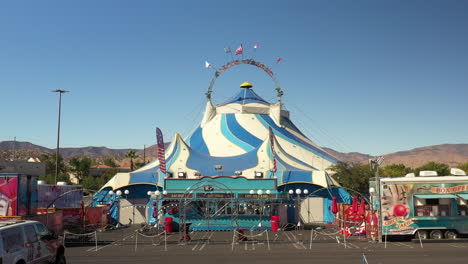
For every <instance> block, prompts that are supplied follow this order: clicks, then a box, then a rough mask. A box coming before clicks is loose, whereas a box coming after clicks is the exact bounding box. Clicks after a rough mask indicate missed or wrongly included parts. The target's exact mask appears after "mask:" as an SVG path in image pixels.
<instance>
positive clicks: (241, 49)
mask: <svg viewBox="0 0 468 264" xmlns="http://www.w3.org/2000/svg"><path fill="white" fill-rule="evenodd" d="M259 47H260V45H259V44H254V45H253V48H254V56H255V52H256V50H257V49H258V48H259ZM224 52H225V53H226V54H227V53H229V54H230V55H231V58H232V59H233V60H234V56H233V53H232V51H231V48H229V47H226V48H224ZM243 54H244V46H243V45H242V44H240V45H239V47H238V48H237V49H236V50H235V51H234V55H235V56H237V55H242V56H243ZM281 61H283V58H280V57H279V58H277V59H276V63H277V64H278V63H280V62H281ZM205 68H206V69H209V68H213V69H215V70H216V68H215V67H214V66H213V64H211V63H209V62H208V61H205Z"/></svg>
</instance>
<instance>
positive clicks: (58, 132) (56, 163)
mask: <svg viewBox="0 0 468 264" xmlns="http://www.w3.org/2000/svg"><path fill="white" fill-rule="evenodd" d="M52 92H53V93H59V109H58V128H57V152H56V155H55V180H54V182H55V184H57V177H58V161H59V154H60V114H61V110H62V94H63V93H68V92H69V91H66V90H53V91H52Z"/></svg>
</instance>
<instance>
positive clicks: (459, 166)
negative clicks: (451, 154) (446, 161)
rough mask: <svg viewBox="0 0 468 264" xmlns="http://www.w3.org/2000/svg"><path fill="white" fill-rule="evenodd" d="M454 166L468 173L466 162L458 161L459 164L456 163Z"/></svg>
mask: <svg viewBox="0 0 468 264" xmlns="http://www.w3.org/2000/svg"><path fill="white" fill-rule="evenodd" d="M456 168H459V169H461V170H464V171H465V172H466V173H468V162H465V163H460V164H458V165H457V167H456Z"/></svg>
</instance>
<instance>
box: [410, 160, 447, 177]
mask: <svg viewBox="0 0 468 264" xmlns="http://www.w3.org/2000/svg"><path fill="white" fill-rule="evenodd" d="M420 171H437V175H439V176H446V175H450V169H449V166H448V165H447V164H445V163H439V162H434V161H430V162H428V163H426V164H424V165H422V166H421V167H419V168H416V169H415V170H414V173H415V174H416V175H419V172H420Z"/></svg>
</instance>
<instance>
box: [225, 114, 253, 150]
mask: <svg viewBox="0 0 468 264" xmlns="http://www.w3.org/2000/svg"><path fill="white" fill-rule="evenodd" d="M221 132H222V133H223V135H224V137H226V138H227V139H228V140H229V141H231V142H232V143H233V144H235V145H236V146H238V147H240V148H242V149H243V150H245V151H246V152H249V151H251V150H253V149H255V148H254V147H252V146H251V145H249V144H247V143H245V142H244V141H242V140H240V139H239V138H238V137H236V136H235V135H234V134H233V133H232V132H231V130H230V129H229V127H228V125H227V121H226V115H222V116H221Z"/></svg>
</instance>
